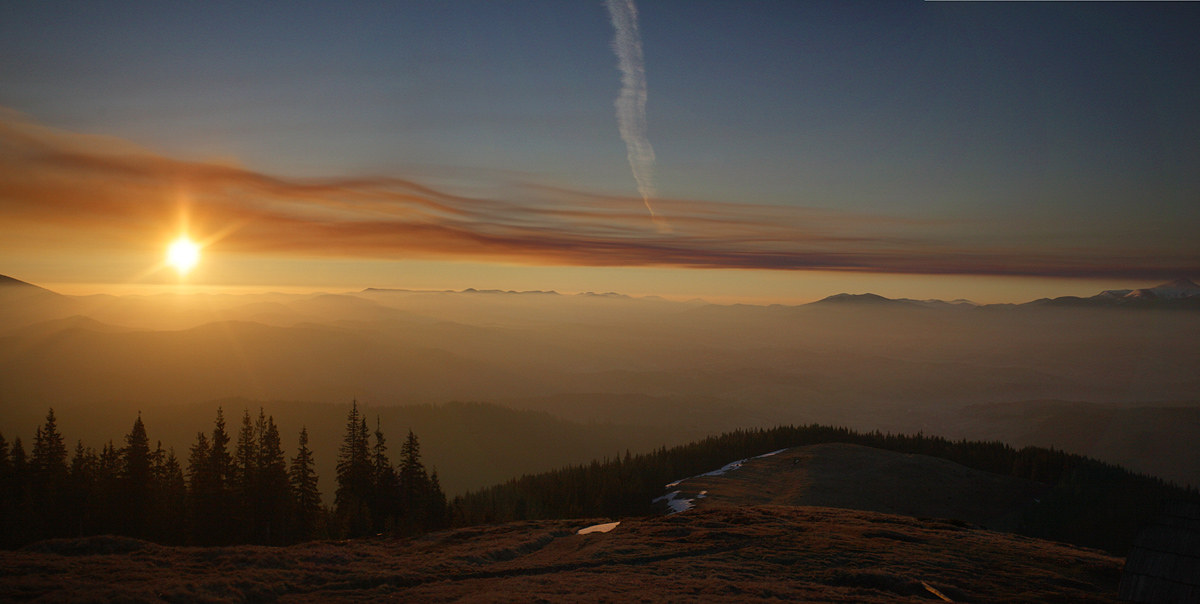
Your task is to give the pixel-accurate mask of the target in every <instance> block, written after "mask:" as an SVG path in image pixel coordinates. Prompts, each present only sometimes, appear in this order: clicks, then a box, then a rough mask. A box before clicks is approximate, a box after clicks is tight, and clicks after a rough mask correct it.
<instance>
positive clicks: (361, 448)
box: [334, 401, 374, 536]
mask: <svg viewBox="0 0 1200 604" xmlns="http://www.w3.org/2000/svg"><path fill="white" fill-rule="evenodd" d="M367 435H368V432H367V420H366V419H365V418H363V417H362V416H361V415H359V413H358V402H357V401H353V402H352V403H351V406H350V414H349V416H348V417H347V418H346V436H345V438H344V439H343V440H342V446H341V447H339V448H338V464H337V483H338V486H337V491H336V492H335V493H334V502H335V505H336V506H337V514H338V517H339V518H341V519H342V522H343V523H344V524H345V525H346V531H347V532H348V533H349V534H350V535H352V536H357V535H363V534H366V532H367V531H368V530H370V529H371V525H372V522H371V513H370V507H369V506H370V502H371V500H372V491H373V487H374V484H373V482H374V481H373V478H374V472H373V471H372V470H373V468H372V463H371V458H370V449H369V446H370V445H369V443H368V442H367Z"/></svg>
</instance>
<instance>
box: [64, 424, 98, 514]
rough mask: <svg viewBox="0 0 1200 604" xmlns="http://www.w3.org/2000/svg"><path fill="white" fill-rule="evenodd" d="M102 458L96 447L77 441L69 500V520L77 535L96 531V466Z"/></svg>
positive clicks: (70, 470)
mask: <svg viewBox="0 0 1200 604" xmlns="http://www.w3.org/2000/svg"><path fill="white" fill-rule="evenodd" d="M99 463H100V458H99V457H98V456H97V455H96V451H95V450H94V449H90V448H87V447H84V446H83V441H82V440H80V441H78V442H77V443H75V454H74V455H73V456H72V457H71V467H70V469H69V470H68V471H69V472H70V487H69V488H68V495H67V501H68V502H69V503H68V505H69V506H70V508H71V514H70V515H69V517H68V522H69V524H70V525H71V530H72V534H73V535H75V536H76V537H82V536H84V535H90V534H92V532H93V531H94V526H93V524H94V516H95V491H96V467H97V466H98V465H99Z"/></svg>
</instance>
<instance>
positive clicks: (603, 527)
mask: <svg viewBox="0 0 1200 604" xmlns="http://www.w3.org/2000/svg"><path fill="white" fill-rule="evenodd" d="M618 524H621V521H620V520H618V521H616V522H608V523H605V524H593V525H592V526H589V527H587V528H581V529H579V530H578V531H577V532H576V533H575V534H576V535H586V534H588V533H607V532H608V531H611V530H613V529H615V528H617V525H618Z"/></svg>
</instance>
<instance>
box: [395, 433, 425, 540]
mask: <svg viewBox="0 0 1200 604" xmlns="http://www.w3.org/2000/svg"><path fill="white" fill-rule="evenodd" d="M398 473H399V475H400V506H401V509H403V510H404V520H405V525H406V526H405V528H406V530H408V531H419V530H421V528H422V527H424V526H425V523H426V522H427V521H428V519H429V475H428V474H426V473H425V464H423V463H422V462H421V444H420V443H419V442H418V441H417V435H416V434H413V431H412V430H409V431H408V438H406V439H405V440H404V444H402V445H400V468H399V472H398Z"/></svg>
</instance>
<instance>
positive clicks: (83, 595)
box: [0, 506, 1123, 604]
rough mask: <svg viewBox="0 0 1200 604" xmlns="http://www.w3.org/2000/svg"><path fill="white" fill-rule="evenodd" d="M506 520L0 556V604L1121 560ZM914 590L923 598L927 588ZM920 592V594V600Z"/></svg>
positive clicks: (490, 595) (789, 519)
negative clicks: (256, 541)
mask: <svg viewBox="0 0 1200 604" xmlns="http://www.w3.org/2000/svg"><path fill="white" fill-rule="evenodd" d="M601 522H607V520H606V519H591V520H586V521H581V520H576V521H562V520H559V521H553V520H548V521H537V522H516V523H511V524H504V525H493V526H480V527H470V528H463V529H457V530H450V531H443V532H439V533H432V534H429V535H426V536H423V537H419V538H414V539H406V540H391V539H360V540H353V541H343V542H313V543H306V544H301V545H296V546H292V547H286V548H264V547H248V546H247V547H226V548H208V549H198V548H185V547H161V546H156V545H153V544H149V543H145V542H141V541H136V540H133V539H122V538H114V537H96V538H91V539H76V540H59V541H50V542H42V543H39V544H35V545H33V546H30V547H28V548H26V549H25V550H23V551H19V552H0V569H4V570H3V575H0V599H4V600H18V599H27V598H30V597H40V598H41V600H40V601H50V602H60V601H73V600H77V599H85V600H96V599H99V600H106V601H118V600H119V601H124V602H162V601H164V600H165V601H170V602H182V601H226V602H265V601H275V602H280V603H292V602H318V601H319V602H363V601H381V600H388V601H391V600H395V601H405V602H462V601H489V602H492V601H522V602H556V603H558V602H603V601H609V602H612V601H617V602H677V601H704V602H760V601H761V602H767V601H772V602H777V601H780V600H786V601H790V602H830V601H854V602H864V603H875V602H894V601H896V600H897V598H905V599H908V598H916V599H927V600H936V599H937V596H935V595H934V594H933V591H932V590H936V591H938V592H940V593H941V594H943V595H944V596H946V597H947V598H949V599H951V600H953V601H957V602H976V603H979V604H987V603H992V602H997V603H998V602H1018V601H1019V602H1033V603H1036V602H1079V603H1101V602H1116V592H1117V583H1118V581H1119V579H1120V569H1121V565H1122V562H1123V561H1122V560H1121V559H1120V558H1114V557H1111V556H1108V555H1105V554H1102V553H1100V552H1096V551H1093V550H1086V549H1080V548H1076V547H1071V546H1067V545H1063V544H1058V543H1051V542H1047V541H1040V540H1036V539H1027V538H1022V537H1017V536H1014V535H1008V534H1004V533H996V532H992V531H987V530H982V529H979V528H976V527H972V526H967V525H963V524H962V523H953V522H946V521H941V520H929V519H926V520H919V519H914V518H906V517H902V516H893V515H887V514H878V513H873V512H861V511H850V510H836V509H831V508H818V507H778V506H760V507H748V508H738V509H729V508H724V509H712V510H695V511H691V512H686V513H683V514H676V515H673V516H667V517H661V516H659V517H648V518H635V519H626V520H622V521H621V522H620V524H618V525H617V526H616V527H615V528H613V529H612V530H610V531H609V532H593V533H589V534H582V535H581V534H578V531H579V530H580V529H583V528H585V527H587V526H589V525H591V524H597V523H601ZM926 586H928V587H926ZM930 588H932V590H931V589H930Z"/></svg>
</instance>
